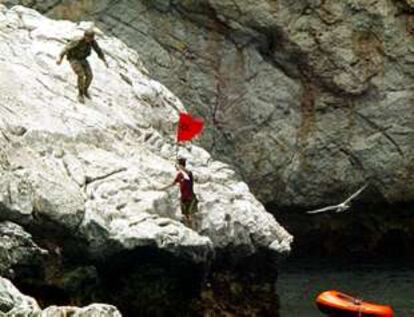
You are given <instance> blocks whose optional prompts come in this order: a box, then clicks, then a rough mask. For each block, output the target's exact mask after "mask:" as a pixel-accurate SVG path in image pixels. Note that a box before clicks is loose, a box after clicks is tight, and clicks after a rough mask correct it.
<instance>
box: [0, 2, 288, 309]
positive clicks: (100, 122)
mask: <svg viewBox="0 0 414 317" xmlns="http://www.w3.org/2000/svg"><path fill="white" fill-rule="evenodd" d="M89 26H90V24H89V23H86V22H82V23H80V24H75V23H72V22H69V21H53V20H50V19H48V18H46V17H43V16H42V15H40V14H39V13H37V12H36V11H34V10H30V9H26V8H24V7H21V6H16V7H13V8H12V9H6V7H5V6H2V5H0V51H1V52H2V54H1V56H0V118H1V120H0V175H1V177H0V209H1V211H2V219H4V220H8V221H12V222H14V223H16V224H19V225H20V226H23V227H24V228H25V229H27V230H28V232H30V233H32V234H33V235H34V236H35V238H36V239H35V241H36V242H37V241H39V246H41V247H42V248H46V249H47V250H48V251H49V253H50V254H49V257H48V259H47V260H45V264H44V265H43V268H44V272H40V273H39V275H40V277H39V276H36V278H35V279H34V278H32V277H29V278H27V277H26V278H23V279H18V283H16V285H18V286H19V288H20V289H22V291H24V292H25V289H29V290H30V291H31V292H34V293H36V294H40V295H39V296H43V297H44V298H42V300H43V301H45V300H49V302H48V303H49V304H50V301H51V299H50V298H53V296H56V297H59V296H60V298H59V300H60V301H62V302H64V303H66V302H68V301H70V299H72V300H76V301H79V302H81V303H84V302H85V301H86V299H87V301H88V303H89V302H90V301H89V299H90V300H93V299H94V297H95V298H105V299H108V300H113V301H115V303H116V304H117V303H121V305H122V306H123V307H122V308H125V307H128V306H129V307H132V308H131V310H130V311H129V312H128V314H129V315H131V316H132V315H137V312H138V310H139V309H142V311H139V313H138V315H148V314H150V313H151V311H150V310H145V309H146V308H148V307H147V306H146V305H148V303H149V302H150V301H152V300H153V301H152V302H151V303H152V306H151V309H153V307H155V309H158V310H162V309H164V313H165V312H166V311H168V312H170V313H171V314H174V313H177V307H181V308H180V309H182V310H183V311H184V310H185V308H183V306H182V305H181V304H180V303H179V304H180V305H181V306H180V305H178V304H177V303H172V302H173V301H174V300H175V299H176V298H177V297H178V296H182V297H183V300H182V301H183V303H185V304H188V305H190V304H191V303H189V301H188V300H187V301H186V299H188V297H191V296H197V292H195V291H194V292H192V293H191V294H187V293H185V292H181V291H182V290H181V289H180V287H181V286H182V285H181V284H180V283H183V281H186V283H188V285H187V286H188V287H189V288H190V287H192V288H191V289H193V290H194V287H195V284H197V282H202V275H203V270H204V271H206V270H207V268H208V266H209V265H210V263H211V262H212V261H213V263H214V262H215V261H216V260H217V261H219V260H218V259H217V257H215V254H218V255H219V256H220V257H223V258H225V259H232V261H236V262H237V261H240V262H241V263H242V259H243V258H247V257H250V258H252V257H254V256H255V255H256V254H261V253H262V252H264V253H266V254H269V256H270V257H274V256H276V257H277V256H278V255H280V254H282V253H287V252H289V250H290V245H291V242H292V236H291V235H290V234H289V233H288V232H287V231H286V230H285V229H284V228H282V227H281V226H280V225H279V224H278V223H277V221H276V220H275V219H274V217H273V216H272V215H270V214H269V213H267V212H266V211H265V209H264V207H263V206H262V205H261V204H260V203H259V202H258V201H257V200H256V199H255V198H254V196H253V195H252V193H251V192H250V191H249V188H248V186H247V185H246V184H245V183H244V182H242V181H241V179H240V178H239V177H238V176H237V174H236V173H235V172H234V171H233V170H232V169H231V167H230V166H229V165H227V164H224V163H221V162H219V161H215V160H214V159H212V157H211V156H210V155H209V154H208V152H207V151H205V150H204V149H202V148H201V147H198V146H193V145H188V146H185V147H182V148H180V149H177V148H176V146H175V142H174V135H175V125H176V121H177V119H178V111H184V107H183V105H182V104H181V102H180V101H179V100H178V98H177V97H175V96H174V95H173V94H172V93H171V92H170V91H169V90H167V89H166V88H165V87H164V86H162V85H161V84H159V83H158V82H156V81H154V80H152V79H151V78H150V77H149V76H148V72H147V70H146V69H145V68H144V66H143V63H142V62H141V59H140V57H139V56H138V54H137V53H136V52H135V51H133V50H131V49H129V48H128V47H127V46H126V45H125V44H124V43H123V42H121V41H119V40H117V39H116V38H112V37H107V36H103V37H101V38H99V39H98V41H99V43H100V46H101V47H102V48H103V50H104V52H105V53H106V54H107V57H108V61H109V64H110V68H109V69H105V68H104V66H103V65H102V64H101V62H100V61H99V60H98V59H97V58H96V56H92V57H91V58H90V62H91V66H92V68H93V69H94V82H93V86H92V87H91V90H90V92H91V95H92V97H93V100H92V101H87V103H86V104H85V105H83V104H79V103H77V102H76V87H75V82H76V79H75V76H74V74H73V73H72V71H71V69H70V66H69V65H68V64H67V63H65V64H64V65H62V66H57V65H56V63H55V59H56V57H57V55H58V54H59V52H60V50H61V49H62V47H63V45H64V44H65V43H66V42H67V40H69V39H70V38H73V37H74V36H76V35H78V34H81V33H82V30H84V29H85V28H87V27H89ZM177 150H178V152H179V154H180V155H182V156H185V157H186V158H188V160H189V164H190V169H192V170H193V171H194V175H195V177H196V179H197V182H196V186H195V190H196V193H197V195H198V197H199V200H200V206H199V207H200V211H199V213H198V214H197V215H196V216H195V218H196V219H195V222H196V223H195V228H194V230H192V229H189V228H187V227H186V226H184V225H183V224H182V223H181V222H180V217H181V215H180V211H179V201H178V192H177V191H178V189H176V188H175V189H171V190H169V191H160V190H157V189H156V188H159V187H160V186H162V185H166V184H168V183H171V182H172V180H173V179H174V176H175V169H174V163H175V162H174V160H175V157H176V153H177ZM18 261H23V260H21V259H19V260H18ZM253 263H254V262H253ZM268 268H269V270H271V272H269V275H271V276H272V279H269V280H268V281H267V283H269V285H270V288H268V290H269V291H268V294H269V296H271V297H272V298H274V297H275V296H274V292H273V288H274V279H273V278H274V277H275V275H276V269H275V266H274V263H271V265H269V266H268ZM226 269H229V272H231V268H228V267H226ZM260 273H261V274H262V273H264V272H263V271H262V272H260ZM251 274H253V272H251ZM73 276H75V278H73ZM249 276H251V275H249ZM77 277H79V282H78V284H79V285H76V281H75V280H76V279H77ZM196 277H197V278H198V280H197V281H195V280H194V279H195V278H196ZM42 279H43V281H44V284H42V283H40V284H39V281H41V280H42ZM90 280H92V282H93V283H96V285H100V286H102V287H101V289H105V290H111V292H107V293H106V294H104V295H102V292H100V288H99V287H97V288H95V289H94V290H93V291H90V290H89V288H88V287H90V285H91V284H90V283H89V281H90ZM33 281H35V282H33ZM85 281H86V282H85ZM151 283H153V284H151ZM20 285H22V286H23V288H21V287H20ZM92 285H95V284H92ZM143 285H145V287H143ZM160 285H161V286H160ZM246 285H248V287H250V286H251V285H249V284H248V283H247V284H246ZM105 287H106V288H105ZM151 287H152V288H151ZM73 288H75V291H76V290H79V288H81V289H82V293H83V295H82V296H84V297H81V296H79V297H81V298H76V297H75V296H72V295H71V294H72V293H71V292H72V291H73V290H72V289H73ZM157 292H159V293H160V294H158V293H157ZM163 292H164V293H163ZM180 292H181V293H180ZM113 293H116V294H117V295H119V296H116V297H111V296H108V294H111V295H112V294H113ZM184 293H185V294H184ZM183 294H184V295H183ZM145 296H148V299H146V297H145ZM157 296H158V297H157ZM168 296H169V299H168V300H167V297H168ZM174 296H175V298H174ZM185 296H188V297H187V298H186V297H185ZM85 298H86V299H85ZM154 298H155V299H154ZM232 298H235V297H232ZM38 300H40V299H38ZM133 301H135V302H134V303H132V302H133ZM105 302H107V300H105ZM161 302H162V303H163V304H164V306H162V305H160V303H161ZM111 303H112V302H111ZM170 304H171V307H170V306H169V305H170ZM174 305H176V306H175V307H173V306H174ZM273 308H277V307H273V306H272V310H273ZM53 309H54V308H50V310H51V311H53ZM168 309H170V310H168ZM274 311H275V310H274ZM79 314H80V313H79ZM80 316H81V315H80ZM82 316H83V315H82ZM85 316H87V315H85Z"/></svg>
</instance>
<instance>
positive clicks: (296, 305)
mask: <svg viewBox="0 0 414 317" xmlns="http://www.w3.org/2000/svg"><path fill="white" fill-rule="evenodd" d="M396 247H398V246H396ZM277 288H278V294H279V296H280V305H281V310H280V316H281V317H321V316H325V315H323V314H321V313H320V312H319V311H318V309H317V308H316V306H315V304H314V301H315V298H316V296H317V295H318V294H319V293H320V292H322V291H325V290H329V289H336V290H339V291H343V292H344V293H348V294H350V295H353V296H356V297H359V298H362V299H364V300H367V301H371V302H374V303H378V304H389V305H391V306H392V307H393V309H394V313H395V314H394V316H395V317H414V262H413V261H409V260H392V261H387V262H384V261H380V260H377V261H370V262H368V261H362V262H359V261H354V262H352V263H350V262H349V261H348V262H339V261H333V260H332V261H329V260H326V259H324V260H320V259H288V260H286V261H285V262H284V263H282V265H281V267H280V271H279V279H278V283H277Z"/></svg>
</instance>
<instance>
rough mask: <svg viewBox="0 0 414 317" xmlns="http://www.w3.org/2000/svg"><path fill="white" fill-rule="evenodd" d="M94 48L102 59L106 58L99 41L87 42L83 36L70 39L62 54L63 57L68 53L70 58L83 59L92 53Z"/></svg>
mask: <svg viewBox="0 0 414 317" xmlns="http://www.w3.org/2000/svg"><path fill="white" fill-rule="evenodd" d="M92 49H93V50H94V51H95V52H96V54H98V56H99V58H100V59H102V60H105V55H104V53H103V52H102V50H101V48H100V47H99V45H98V43H97V42H96V41H95V40H94V41H92V42H91V43H87V42H85V41H84V40H83V38H79V39H74V40H72V41H70V42H69V43H68V44H67V45H66V46H65V48H64V49H63V50H62V52H61V53H60V56H61V57H62V58H63V57H64V56H65V55H66V56H67V59H68V60H72V59H75V60H82V59H86V58H87V57H88V56H89V55H91V51H92Z"/></svg>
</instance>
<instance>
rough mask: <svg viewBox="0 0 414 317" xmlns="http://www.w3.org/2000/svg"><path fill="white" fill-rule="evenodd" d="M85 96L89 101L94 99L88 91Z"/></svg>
mask: <svg viewBox="0 0 414 317" xmlns="http://www.w3.org/2000/svg"><path fill="white" fill-rule="evenodd" d="M83 95H84V96H85V97H86V98H88V99H92V97H91V95H90V94H89V92H88V91H87V90H85V91H84V93H83Z"/></svg>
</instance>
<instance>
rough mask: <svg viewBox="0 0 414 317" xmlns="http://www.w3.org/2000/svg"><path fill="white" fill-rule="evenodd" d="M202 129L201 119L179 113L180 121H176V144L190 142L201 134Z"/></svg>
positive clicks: (202, 122)
mask: <svg viewBox="0 0 414 317" xmlns="http://www.w3.org/2000/svg"><path fill="white" fill-rule="evenodd" d="M203 127H204V121H203V119H201V118H195V117H192V116H191V115H189V114H188V113H184V112H180V120H179V121H178V127H177V142H183V141H190V140H191V139H193V138H194V137H195V136H197V135H198V134H200V133H201V131H202V130H203Z"/></svg>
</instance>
